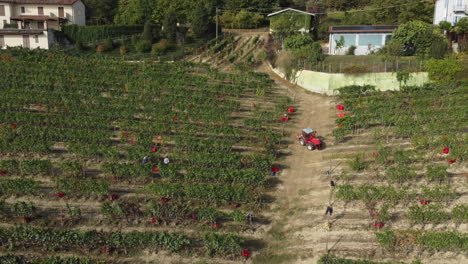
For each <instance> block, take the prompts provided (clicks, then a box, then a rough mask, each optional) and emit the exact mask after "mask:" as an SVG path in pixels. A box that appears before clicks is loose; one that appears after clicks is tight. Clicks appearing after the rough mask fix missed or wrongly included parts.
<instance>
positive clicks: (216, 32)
mask: <svg viewBox="0 0 468 264" xmlns="http://www.w3.org/2000/svg"><path fill="white" fill-rule="evenodd" d="M218 10H219V9H218V8H217V7H216V45H218Z"/></svg>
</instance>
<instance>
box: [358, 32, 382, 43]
mask: <svg viewBox="0 0 468 264" xmlns="http://www.w3.org/2000/svg"><path fill="white" fill-rule="evenodd" d="M358 45H359V46H369V45H372V46H382V35H368V34H361V35H359V44H358Z"/></svg>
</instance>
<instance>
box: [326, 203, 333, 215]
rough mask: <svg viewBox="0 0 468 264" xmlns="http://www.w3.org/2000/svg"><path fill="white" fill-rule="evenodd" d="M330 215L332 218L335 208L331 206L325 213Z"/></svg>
mask: <svg viewBox="0 0 468 264" xmlns="http://www.w3.org/2000/svg"><path fill="white" fill-rule="evenodd" d="M327 214H330V216H331V215H332V214H333V207H332V206H331V205H329V206H327V210H326V211H325V215H327Z"/></svg>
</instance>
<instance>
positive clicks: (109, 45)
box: [103, 39, 114, 51]
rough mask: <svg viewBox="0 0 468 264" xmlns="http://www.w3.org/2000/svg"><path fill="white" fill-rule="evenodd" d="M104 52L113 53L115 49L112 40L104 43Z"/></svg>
mask: <svg viewBox="0 0 468 264" xmlns="http://www.w3.org/2000/svg"><path fill="white" fill-rule="evenodd" d="M103 45H104V51H112V50H113V49H114V42H113V41H112V39H106V40H105V41H104V44H103Z"/></svg>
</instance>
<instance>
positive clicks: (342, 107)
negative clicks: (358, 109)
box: [336, 105, 344, 111]
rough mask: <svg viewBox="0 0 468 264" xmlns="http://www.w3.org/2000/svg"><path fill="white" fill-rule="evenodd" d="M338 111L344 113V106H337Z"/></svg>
mask: <svg viewBox="0 0 468 264" xmlns="http://www.w3.org/2000/svg"><path fill="white" fill-rule="evenodd" d="M336 110H339V111H344V105H337V106H336Z"/></svg>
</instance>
